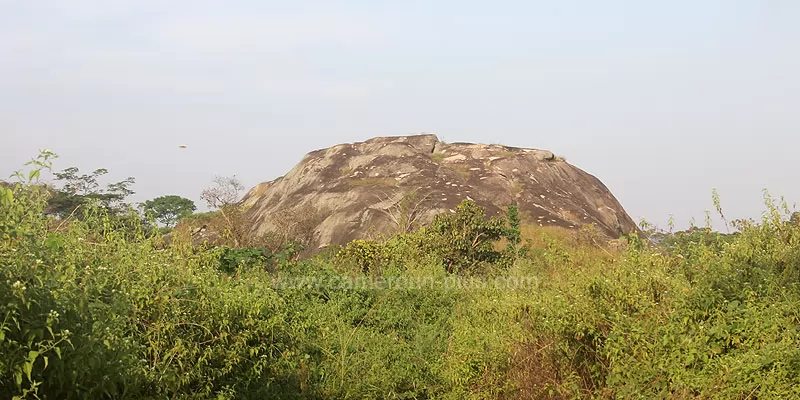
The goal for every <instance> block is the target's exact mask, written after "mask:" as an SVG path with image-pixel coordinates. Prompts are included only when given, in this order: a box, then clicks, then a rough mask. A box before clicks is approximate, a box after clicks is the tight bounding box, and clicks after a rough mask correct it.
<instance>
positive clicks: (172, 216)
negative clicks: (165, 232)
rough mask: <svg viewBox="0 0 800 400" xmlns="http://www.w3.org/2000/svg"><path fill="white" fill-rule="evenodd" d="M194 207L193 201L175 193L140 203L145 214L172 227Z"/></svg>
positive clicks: (191, 211) (190, 212) (192, 210)
mask: <svg viewBox="0 0 800 400" xmlns="http://www.w3.org/2000/svg"><path fill="white" fill-rule="evenodd" d="M196 209H197V207H196V206H195V205H194V202H193V201H191V200H189V199H187V198H184V197H180V196H176V195H169V196H160V197H156V198H154V199H153V200H147V201H145V202H144V203H143V204H142V210H143V211H144V213H145V215H148V216H150V215H152V216H153V217H154V218H155V219H156V221H158V222H160V223H162V224H164V225H166V226H167V227H170V228H172V227H174V226H175V224H176V223H177V222H178V220H179V219H181V218H183V217H186V216H188V215H191V214H192V213H193V212H194V211H195V210H196Z"/></svg>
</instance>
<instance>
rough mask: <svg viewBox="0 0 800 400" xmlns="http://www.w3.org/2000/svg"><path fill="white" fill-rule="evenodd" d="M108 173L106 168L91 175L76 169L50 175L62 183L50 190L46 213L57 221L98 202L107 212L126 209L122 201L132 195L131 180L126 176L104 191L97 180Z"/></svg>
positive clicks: (132, 180)
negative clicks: (81, 207) (55, 217)
mask: <svg viewBox="0 0 800 400" xmlns="http://www.w3.org/2000/svg"><path fill="white" fill-rule="evenodd" d="M107 173H108V170H107V169H105V168H99V169H96V170H94V171H92V173H90V174H80V170H79V169H78V168H77V167H70V168H67V169H65V170H63V171H61V172H55V173H53V175H54V177H55V180H56V181H58V182H61V187H60V188H58V187H54V188H53V189H52V194H51V197H50V200H49V201H48V204H47V208H46V210H45V212H46V213H47V214H51V215H55V216H57V217H59V218H67V217H69V216H70V215H72V213H73V212H74V211H75V210H76V209H77V208H78V207H80V206H82V205H85V204H88V203H92V202H96V203H98V204H99V205H100V206H101V207H104V208H106V209H107V210H109V211H119V210H121V209H124V208H126V206H127V203H125V199H126V198H127V197H128V196H130V195H132V194H134V193H135V192H134V191H133V190H132V189H131V186H133V184H134V181H135V180H134V178H133V177H128V178H126V179H124V180H122V181H119V182H116V183H111V184H108V185H107V186H106V188H105V189H103V188H101V187H100V184H99V183H98V178H100V177H101V176H103V175H105V174H107Z"/></svg>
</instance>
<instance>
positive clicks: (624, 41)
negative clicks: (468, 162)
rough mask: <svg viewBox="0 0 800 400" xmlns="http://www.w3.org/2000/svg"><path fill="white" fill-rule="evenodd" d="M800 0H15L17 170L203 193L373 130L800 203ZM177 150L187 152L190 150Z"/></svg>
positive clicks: (144, 192) (0, 101)
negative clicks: (551, 155)
mask: <svg viewBox="0 0 800 400" xmlns="http://www.w3.org/2000/svg"><path fill="white" fill-rule="evenodd" d="M798 21H800V2H798V1H796V0H691V1H689V0H670V1H658V2H656V1H641V0H630V1H622V0H603V1H595V0H585V1H577V0H551V1H533V0H517V1H493V2H487V1H480V2H478V1H466V0H458V1H455V0H453V1H449V0H447V1H414V0H406V1H384V0H371V1H367V0H352V1H338V2H337V1H280V2H277V1H256V0H253V1H243V0H237V1H233V0H226V1H216V2H210V1H198V0H192V1H188V0H170V1H166V0H25V1H19V0H14V1H10V0H0V135H2V142H0V143H1V144H0V149H1V150H0V175H3V176H5V175H8V174H9V173H11V171H13V170H15V169H17V168H18V167H19V166H21V164H22V163H24V162H25V161H26V160H27V159H29V158H31V157H32V156H34V155H36V153H37V150H38V149H40V148H48V149H52V150H53V151H55V152H57V153H59V154H60V155H61V158H60V159H59V160H57V163H56V167H57V169H63V168H66V167H70V166H77V167H79V168H81V169H82V170H87V171H88V170H92V169H95V168H101V167H103V168H107V169H109V170H110V178H111V179H113V180H120V179H123V178H125V177H127V176H135V177H136V180H137V184H136V187H135V189H136V190H137V192H138V193H137V196H136V200H139V201H142V200H145V199H148V198H152V197H155V196H159V195H164V194H179V195H183V196H186V197H189V198H192V199H194V200H196V201H198V202H199V199H198V197H199V193H200V191H201V190H202V188H204V187H205V186H207V185H208V184H209V183H210V180H211V178H212V177H213V176H214V175H215V174H220V175H232V174H236V175H237V176H238V177H240V178H241V179H242V181H243V182H244V183H245V184H246V185H247V186H248V187H249V186H252V185H254V184H256V183H258V182H261V181H266V180H271V179H274V178H275V177H278V176H280V175H283V174H284V173H285V172H286V171H288V170H289V169H290V168H291V167H293V166H294V165H295V164H296V163H297V162H298V161H299V160H300V158H301V157H302V156H303V154H305V153H307V152H309V151H311V150H314V149H318V148H323V147H327V146H330V145H333V144H336V143H341V142H353V141H359V140H364V139H368V138H370V137H373V136H386V135H399V134H411V133H416V132H423V131H426V132H436V133H437V134H438V135H439V137H440V138H441V139H443V140H446V141H468V142H480V143H501V144H507V145H513V146H521V147H533V148H544V149H550V150H553V151H554V152H555V153H557V154H560V155H563V156H565V157H566V158H567V159H568V160H569V161H570V162H571V163H573V164H575V165H577V166H578V167H580V168H582V169H584V170H586V171H588V172H589V173H592V174H594V175H596V176H597V177H598V178H600V179H601V180H602V181H603V182H604V183H605V184H606V185H608V186H609V188H610V189H611V190H612V192H613V193H614V194H615V195H616V197H617V198H618V199H619V200H620V202H622V204H623V206H625V208H626V209H627V210H628V212H629V213H630V214H631V216H633V217H634V219H637V220H638V219H639V218H641V217H646V218H647V219H648V220H650V221H652V222H655V223H658V224H661V225H664V224H665V222H666V220H667V218H668V215H669V214H674V215H675V217H676V219H677V220H678V221H679V222H681V223H682V225H685V223H687V222H688V221H689V219H690V218H691V217H692V216H695V217H696V218H697V219H698V221H702V218H703V214H704V211H705V210H706V209H708V208H713V205H712V203H711V190H712V188H713V187H717V188H718V190H719V193H720V195H721V197H722V201H723V207H724V208H725V210H726V213H727V214H728V216H729V217H731V218H736V217H756V218H757V217H759V215H760V213H761V211H762V210H763V207H762V201H761V198H762V194H761V191H762V189H763V188H768V189H769V190H770V191H771V192H772V193H773V194H774V195H776V196H785V197H786V199H787V200H788V201H789V203H790V204H791V203H794V202H796V201H800V182H798V177H799V176H800V172H798V171H800V161H799V160H798V155H800V23H798ZM178 145H186V146H188V149H185V150H180V149H178Z"/></svg>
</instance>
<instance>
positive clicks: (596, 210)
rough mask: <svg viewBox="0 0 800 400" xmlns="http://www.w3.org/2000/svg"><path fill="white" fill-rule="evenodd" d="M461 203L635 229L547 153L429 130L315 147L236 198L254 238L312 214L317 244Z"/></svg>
mask: <svg viewBox="0 0 800 400" xmlns="http://www.w3.org/2000/svg"><path fill="white" fill-rule="evenodd" d="M464 199H471V200H474V201H475V202H476V203H477V204H478V205H480V206H483V207H486V209H487V213H488V214H489V215H495V214H500V213H503V212H504V210H505V208H506V207H508V206H509V205H511V204H512V203H516V204H517V205H518V206H519V210H520V214H521V216H522V217H523V220H524V221H526V222H528V223H531V224H539V225H543V226H561V227H565V228H570V229H578V228H580V227H581V226H583V225H586V224H590V223H594V224H595V225H596V226H597V228H598V229H599V230H600V231H602V232H604V233H605V234H607V235H608V236H610V237H612V238H616V237H619V236H620V235H622V234H626V233H630V232H633V231H636V229H637V228H636V224H635V223H634V222H633V221H632V220H631V218H630V217H629V216H628V214H627V213H626V212H625V210H623V208H622V206H621V205H620V204H619V202H618V201H617V200H616V199H615V198H614V196H613V195H612V194H611V193H610V192H609V190H608V188H606V186H605V185H603V183H602V182H600V181H599V180H598V179H597V178H595V177H594V176H592V175H590V174H588V173H586V172H584V171H582V170H581V169H579V168H577V167H575V166H573V165H570V164H568V163H567V162H566V161H563V160H561V159H559V158H557V157H555V156H554V155H553V153H552V152H550V151H547V150H536V149H523V148H514V147H507V146H501V145H485V144H471V143H443V142H441V141H439V139H438V138H437V137H436V136H435V135H432V134H426V135H414V136H400V137H379V138H374V139H370V140H367V141H365V142H359V143H350V144H340V145H337V146H333V147H330V148H327V149H322V150H316V151H313V152H311V153H309V154H307V155H306V156H305V157H304V158H303V160H302V161H301V162H300V163H299V164H298V165H297V166H296V167H294V168H293V169H292V170H291V171H289V172H288V173H287V174H286V175H285V176H283V177H281V178H278V179H276V180H274V181H271V182H265V183H261V184H259V185H257V186H256V187H254V188H253V189H251V190H250V192H248V193H247V195H246V196H245V197H244V198H243V200H242V201H243V203H244V204H245V205H246V206H247V207H249V208H248V211H247V215H248V217H249V218H252V219H253V220H254V221H255V224H254V232H253V233H254V234H260V233H265V232H268V231H271V230H274V229H275V228H276V226H277V225H276V222H275V221H274V220H273V218H272V216H274V215H280V214H281V213H285V212H287V211H291V210H292V209H296V210H308V209H310V208H314V209H316V210H318V213H319V215H317V216H316V218H318V219H319V220H320V221H322V222H321V223H319V224H318V226H317V233H318V235H317V239H316V243H315V245H316V246H320V247H321V246H326V245H330V244H345V243H347V242H349V241H351V240H353V239H359V238H365V237H368V236H370V235H375V234H376V233H395V232H397V231H398V230H400V231H402V230H405V229H407V228H408V225H409V224H410V223H412V222H416V223H420V224H424V223H428V222H430V221H431V219H432V218H433V216H434V215H436V214H437V213H441V212H447V211H449V210H452V209H454V208H455V206H456V205H458V204H459V203H460V202H461V201H462V200H464Z"/></svg>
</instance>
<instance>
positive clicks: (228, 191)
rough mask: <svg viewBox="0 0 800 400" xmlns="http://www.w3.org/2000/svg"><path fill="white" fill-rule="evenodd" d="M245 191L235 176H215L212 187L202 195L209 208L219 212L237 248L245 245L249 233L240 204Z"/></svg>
mask: <svg viewBox="0 0 800 400" xmlns="http://www.w3.org/2000/svg"><path fill="white" fill-rule="evenodd" d="M243 190H244V185H242V182H240V181H239V180H238V179H236V177H235V176H231V177H228V176H215V177H214V180H213V183H212V185H211V186H210V187H209V188H207V189H205V190H203V192H202V193H201V194H200V198H201V199H203V201H205V202H206V204H207V205H208V207H209V208H212V209H217V210H219V213H220V215H222V219H223V220H224V221H225V225H226V230H227V234H228V236H229V237H230V239H231V240H232V241H233V245H234V247H237V248H238V247H242V245H243V244H244V243H245V240H246V238H247V234H248V231H249V226H248V224H247V221H246V218H245V217H244V210H243V209H242V206H241V205H240V204H239V203H238V202H239V198H240V197H241V192H242V191H243Z"/></svg>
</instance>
